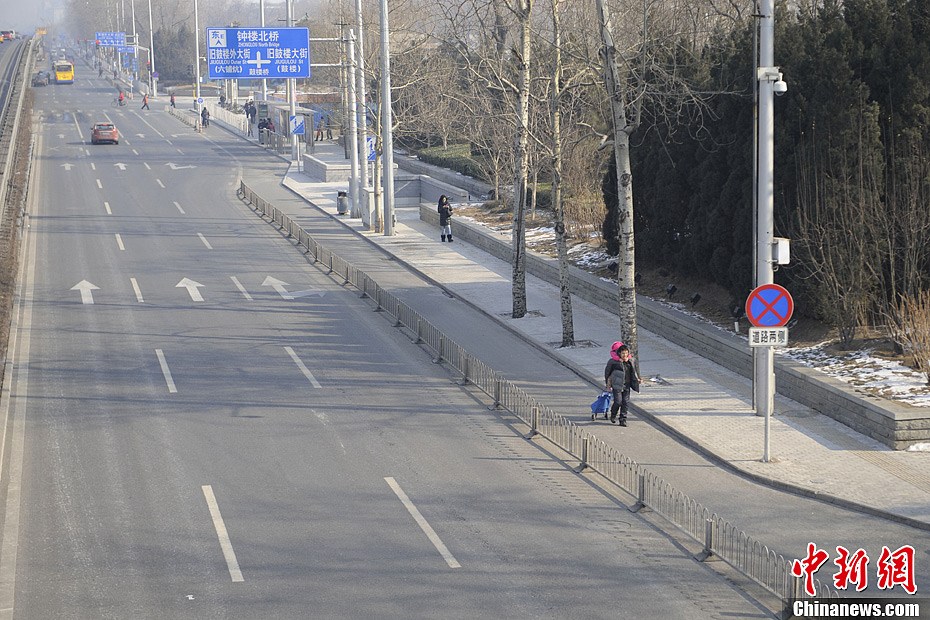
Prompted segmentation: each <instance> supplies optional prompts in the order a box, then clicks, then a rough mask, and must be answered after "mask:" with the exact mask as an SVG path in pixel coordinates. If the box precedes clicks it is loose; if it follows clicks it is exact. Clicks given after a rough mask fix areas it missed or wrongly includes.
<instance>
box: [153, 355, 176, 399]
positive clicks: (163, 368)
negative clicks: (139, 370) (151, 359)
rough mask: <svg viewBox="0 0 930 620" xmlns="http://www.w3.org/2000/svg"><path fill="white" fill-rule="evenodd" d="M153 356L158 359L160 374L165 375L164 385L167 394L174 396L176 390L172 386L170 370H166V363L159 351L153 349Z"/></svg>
mask: <svg viewBox="0 0 930 620" xmlns="http://www.w3.org/2000/svg"><path fill="white" fill-rule="evenodd" d="M155 356H156V357H158V365H159V366H161V374H163V375H165V383H167V384H168V392H169V393H171V394H175V393H177V391H178V388H177V387H176V386H175V385H174V379H172V378H171V369H170V368H168V361H167V360H166V359H165V354H164V353H163V352H162V350H161V349H155Z"/></svg>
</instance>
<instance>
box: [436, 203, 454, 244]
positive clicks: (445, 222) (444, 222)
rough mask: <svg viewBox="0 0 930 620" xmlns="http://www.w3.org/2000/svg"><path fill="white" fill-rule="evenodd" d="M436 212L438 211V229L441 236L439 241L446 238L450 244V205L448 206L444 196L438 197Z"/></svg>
mask: <svg viewBox="0 0 930 620" xmlns="http://www.w3.org/2000/svg"><path fill="white" fill-rule="evenodd" d="M437 210H438V211H439V229H440V232H441V234H442V237H440V239H441V240H442V241H445V240H446V237H448V238H449V243H452V205H450V204H449V198H448V197H447V196H446V195H445V194H443V195H442V196H440V197H439V206H438V207H437Z"/></svg>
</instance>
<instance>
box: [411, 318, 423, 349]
mask: <svg viewBox="0 0 930 620" xmlns="http://www.w3.org/2000/svg"><path fill="white" fill-rule="evenodd" d="M421 342H423V319H421V318H420V317H417V338H416V340H414V341H413V344H420V343H421Z"/></svg>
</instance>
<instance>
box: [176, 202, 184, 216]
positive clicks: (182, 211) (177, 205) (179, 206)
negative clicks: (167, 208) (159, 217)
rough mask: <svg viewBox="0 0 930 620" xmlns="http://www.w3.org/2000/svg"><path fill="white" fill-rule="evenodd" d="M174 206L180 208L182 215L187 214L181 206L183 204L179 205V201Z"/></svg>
mask: <svg viewBox="0 0 930 620" xmlns="http://www.w3.org/2000/svg"><path fill="white" fill-rule="evenodd" d="M174 206H176V207H177V208H178V211H180V212H181V215H186V213H184V209H182V208H181V205H179V204H178V203H174Z"/></svg>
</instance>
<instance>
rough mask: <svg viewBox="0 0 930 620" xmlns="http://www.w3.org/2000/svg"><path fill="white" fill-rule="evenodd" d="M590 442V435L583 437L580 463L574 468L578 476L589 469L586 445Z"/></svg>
mask: <svg viewBox="0 0 930 620" xmlns="http://www.w3.org/2000/svg"><path fill="white" fill-rule="evenodd" d="M590 441H591V436H590V435H585V436H584V438H583V439H582V441H581V463H579V464H578V467H576V468H575V473H578V474H580V473H581V472H583V471H584V470H586V469H588V468H589V467H590V465H588V443H589V442H590Z"/></svg>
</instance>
